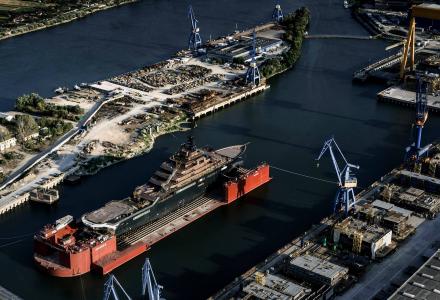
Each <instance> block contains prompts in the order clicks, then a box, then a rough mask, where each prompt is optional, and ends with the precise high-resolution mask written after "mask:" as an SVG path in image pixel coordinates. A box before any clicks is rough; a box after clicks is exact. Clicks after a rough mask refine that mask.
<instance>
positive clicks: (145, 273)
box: [142, 258, 163, 300]
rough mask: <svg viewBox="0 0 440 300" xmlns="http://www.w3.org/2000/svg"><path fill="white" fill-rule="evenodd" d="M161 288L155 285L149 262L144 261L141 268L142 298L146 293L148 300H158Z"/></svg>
mask: <svg viewBox="0 0 440 300" xmlns="http://www.w3.org/2000/svg"><path fill="white" fill-rule="evenodd" d="M162 289H163V287H162V286H161V285H159V284H157V281H156V277H155V276H154V273H153V268H152V267H151V264H150V260H149V259H148V258H147V259H145V263H144V266H143V267H142V296H144V297H145V296H146V292H147V291H148V299H149V300H160V299H161V298H160V293H161V290H162Z"/></svg>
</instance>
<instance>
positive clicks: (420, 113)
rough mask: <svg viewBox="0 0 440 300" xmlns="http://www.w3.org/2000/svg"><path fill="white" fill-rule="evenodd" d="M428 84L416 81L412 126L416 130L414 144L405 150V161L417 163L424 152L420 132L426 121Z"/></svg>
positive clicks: (419, 79) (421, 80)
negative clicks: (414, 110) (414, 113)
mask: <svg viewBox="0 0 440 300" xmlns="http://www.w3.org/2000/svg"><path fill="white" fill-rule="evenodd" d="M427 93H428V83H427V82H426V81H424V80H423V79H421V78H418V79H417V91H416V118H415V122H414V126H415V128H416V134H415V137H413V140H414V142H413V143H412V144H411V145H410V146H409V147H407V148H406V159H405V160H406V161H407V162H417V161H418V159H419V158H420V156H422V155H423V154H424V153H425V152H426V150H425V148H426V147H425V148H423V149H422V148H421V147H422V130H423V127H424V126H425V123H426V121H427V120H428V100H427Z"/></svg>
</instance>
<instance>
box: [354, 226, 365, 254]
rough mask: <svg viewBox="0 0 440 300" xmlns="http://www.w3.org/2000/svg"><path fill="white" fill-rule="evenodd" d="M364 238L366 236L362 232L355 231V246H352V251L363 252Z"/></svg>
mask: <svg viewBox="0 0 440 300" xmlns="http://www.w3.org/2000/svg"><path fill="white" fill-rule="evenodd" d="M363 238H364V236H363V235H362V233H361V232H359V231H355V232H354V233H353V248H352V251H353V252H354V253H358V254H359V253H361V250H362V240H363Z"/></svg>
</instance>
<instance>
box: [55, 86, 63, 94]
mask: <svg viewBox="0 0 440 300" xmlns="http://www.w3.org/2000/svg"><path fill="white" fill-rule="evenodd" d="M54 92H55V93H58V94H62V93H64V92H65V90H64V89H63V88H62V87H58V88H56V89H55V90H54Z"/></svg>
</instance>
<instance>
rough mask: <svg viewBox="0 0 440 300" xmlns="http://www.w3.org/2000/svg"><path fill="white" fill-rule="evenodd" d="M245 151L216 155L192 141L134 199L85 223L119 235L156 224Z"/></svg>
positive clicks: (222, 151)
mask: <svg viewBox="0 0 440 300" xmlns="http://www.w3.org/2000/svg"><path fill="white" fill-rule="evenodd" d="M245 149H246V145H236V146H230V147H227V148H223V149H220V150H216V151H214V150H212V149H209V148H197V147H196V146H195V144H194V141H193V139H192V138H191V137H189V138H188V141H187V142H186V143H184V144H182V145H181V146H180V149H179V150H178V151H177V152H176V153H175V154H174V155H172V156H171V157H170V158H169V159H168V160H167V161H165V162H163V163H162V164H161V166H160V168H159V169H158V170H157V171H156V172H155V173H154V174H153V176H152V177H151V178H150V179H149V180H148V182H147V183H146V184H144V185H142V186H139V187H137V188H136V189H135V191H134V192H133V196H132V197H130V198H126V199H123V200H116V201H111V202H109V203H107V204H106V205H105V206H104V207H102V208H99V209H98V210H95V211H93V212H90V213H87V214H85V215H84V216H83V217H82V222H83V223H84V224H85V225H86V226H89V227H91V228H93V229H105V230H108V231H109V232H112V233H115V234H117V235H119V234H123V233H125V232H127V231H129V230H132V229H135V228H136V227H139V226H141V225H144V224H146V223H148V222H152V221H154V220H156V219H158V218H160V217H162V216H164V215H165V214H167V213H169V212H171V211H173V210H175V209H177V208H179V207H181V206H183V205H186V204H187V203H189V202H191V201H192V200H194V199H196V198H197V197H199V196H200V195H202V194H204V193H205V192H206V191H207V189H209V188H210V186H211V185H212V184H214V183H215V182H216V181H218V179H219V176H220V175H221V173H222V172H227V171H228V170H229V169H231V168H232V167H233V166H234V165H235V163H237V161H238V159H239V157H240V155H241V154H242V153H243V152H244V151H245Z"/></svg>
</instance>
